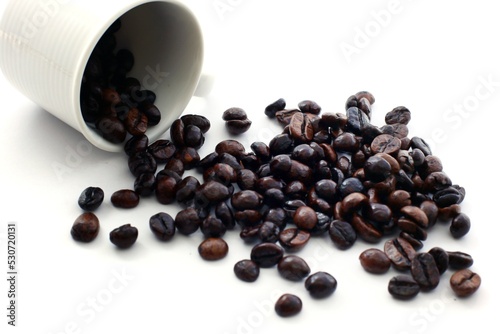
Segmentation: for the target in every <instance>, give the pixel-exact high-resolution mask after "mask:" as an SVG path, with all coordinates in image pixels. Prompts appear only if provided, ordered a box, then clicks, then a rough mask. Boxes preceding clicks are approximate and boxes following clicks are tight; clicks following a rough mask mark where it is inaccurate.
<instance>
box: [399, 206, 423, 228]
mask: <svg viewBox="0 0 500 334" xmlns="http://www.w3.org/2000/svg"><path fill="white" fill-rule="evenodd" d="M400 213H401V217H404V218H406V219H409V220H411V221H412V222H414V223H415V224H417V225H418V226H420V227H422V228H427V227H428V226H429V219H428V218H427V215H426V214H425V212H424V211H423V210H421V209H420V208H418V207H416V206H412V205H409V206H405V207H403V208H401V210H400Z"/></svg>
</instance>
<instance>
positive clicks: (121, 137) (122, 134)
mask: <svg viewBox="0 0 500 334" xmlns="http://www.w3.org/2000/svg"><path fill="white" fill-rule="evenodd" d="M96 129H97V131H98V132H99V133H100V134H101V136H102V137H103V138H104V139H106V140H107V141H109V142H110V143H113V144H120V143H123V142H124V141H125V138H126V137H127V129H126V128H125V126H124V125H123V123H122V122H121V121H120V120H119V119H118V118H117V117H114V116H105V117H101V118H99V120H97V122H96Z"/></svg>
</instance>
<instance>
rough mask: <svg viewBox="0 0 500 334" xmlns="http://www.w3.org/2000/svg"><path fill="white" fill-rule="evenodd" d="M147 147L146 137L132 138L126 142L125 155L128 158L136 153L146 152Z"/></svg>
mask: <svg viewBox="0 0 500 334" xmlns="http://www.w3.org/2000/svg"><path fill="white" fill-rule="evenodd" d="M148 145H149V139H148V137H147V136H146V135H141V136H134V137H131V138H130V139H129V140H127V142H126V143H125V146H124V150H125V153H126V154H127V155H128V156H129V157H130V156H132V155H135V154H137V153H140V152H144V151H146V149H148ZM153 156H154V155H153Z"/></svg>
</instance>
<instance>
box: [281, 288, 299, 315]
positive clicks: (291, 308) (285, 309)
mask: <svg viewBox="0 0 500 334" xmlns="http://www.w3.org/2000/svg"><path fill="white" fill-rule="evenodd" d="M274 310H275V311H276V313H277V314H278V315H279V316H280V317H292V316H294V315H297V314H299V313H300V311H301V310H302V301H301V300H300V298H299V297H297V296H295V295H292V294H288V293H286V294H284V295H282V296H281V297H280V298H278V300H277V301H276V304H275V306H274Z"/></svg>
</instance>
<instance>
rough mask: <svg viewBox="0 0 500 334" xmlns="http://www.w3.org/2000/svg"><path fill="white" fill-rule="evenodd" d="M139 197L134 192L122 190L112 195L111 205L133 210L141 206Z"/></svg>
mask: <svg viewBox="0 0 500 334" xmlns="http://www.w3.org/2000/svg"><path fill="white" fill-rule="evenodd" d="M139 200H140V198H139V196H138V195H137V193H136V192H135V191H133V190H129V189H122V190H118V191H115V192H114V193H113V194H112V195H111V204H113V205H114V206H115V207H117V208H124V209H131V208H135V207H136V206H137V205H139Z"/></svg>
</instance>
